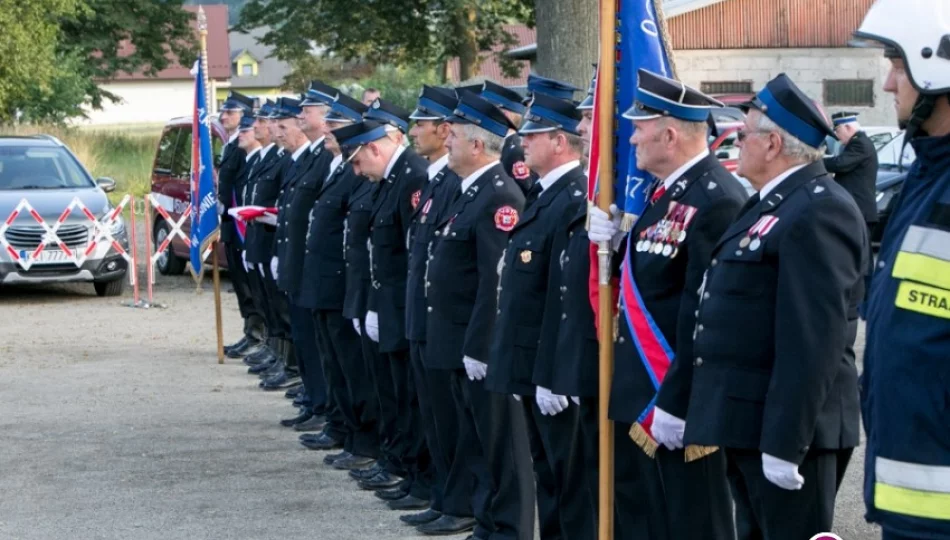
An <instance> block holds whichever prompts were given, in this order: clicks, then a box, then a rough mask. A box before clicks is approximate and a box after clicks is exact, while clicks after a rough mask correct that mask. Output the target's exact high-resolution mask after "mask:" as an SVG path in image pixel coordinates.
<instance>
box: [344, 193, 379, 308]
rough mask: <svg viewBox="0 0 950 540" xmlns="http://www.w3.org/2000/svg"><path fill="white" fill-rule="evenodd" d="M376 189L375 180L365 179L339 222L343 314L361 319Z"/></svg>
mask: <svg viewBox="0 0 950 540" xmlns="http://www.w3.org/2000/svg"><path fill="white" fill-rule="evenodd" d="M377 193H379V184H377V183H374V182H370V181H369V180H366V181H365V182H363V183H361V184H360V185H359V186H358V187H357V188H356V191H354V192H353V194H352V195H351V196H350V204H349V209H348V210H347V211H346V220H345V221H344V222H343V258H344V259H345V260H346V294H345V295H344V298H343V316H344V317H346V318H347V319H362V318H363V316H364V315H366V304H367V302H366V299H367V297H368V296H369V289H370V279H369V277H370V272H369V250H368V249H367V247H366V242H367V241H368V240H369V223H370V216H371V214H372V213H373V203H374V202H375V201H376V195H377Z"/></svg>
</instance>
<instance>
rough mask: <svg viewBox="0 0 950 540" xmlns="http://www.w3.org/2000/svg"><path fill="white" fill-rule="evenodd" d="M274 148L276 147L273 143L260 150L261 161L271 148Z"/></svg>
mask: <svg viewBox="0 0 950 540" xmlns="http://www.w3.org/2000/svg"><path fill="white" fill-rule="evenodd" d="M274 146H276V145H275V144H274V143H270V144H268V145H267V146H265V147H264V148H262V149H261V159H264V158H265V157H267V153H268V152H270V151H271V148H273V147H274Z"/></svg>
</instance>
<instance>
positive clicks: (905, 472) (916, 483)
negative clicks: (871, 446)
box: [874, 457, 950, 510]
mask: <svg viewBox="0 0 950 540" xmlns="http://www.w3.org/2000/svg"><path fill="white" fill-rule="evenodd" d="M874 476H875V477H876V479H877V481H878V482H881V483H884V484H888V485H891V486H897V487H903V488H908V489H916V490H920V491H937V492H940V493H948V494H950V467H941V466H939V465H920V464H918V463H908V462H906V461H895V460H893V459H887V458H882V457H879V458H876V459H875V460H874ZM948 510H950V508H948Z"/></svg>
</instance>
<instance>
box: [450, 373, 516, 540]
mask: <svg viewBox="0 0 950 540" xmlns="http://www.w3.org/2000/svg"><path fill="white" fill-rule="evenodd" d="M451 378H452V397H453V399H454V400H455V406H456V410H457V411H458V417H459V439H458V446H457V447H456V461H462V462H464V463H466V464H467V465H468V467H469V473H470V474H471V475H472V476H474V478H475V489H474V491H473V494H472V509H473V512H474V514H475V519H476V520H477V526H476V528H475V531H474V534H475V536H477V537H479V538H487V539H490V540H502V539H504V540H532V539H533V538H534V505H535V501H534V478H533V474H532V468H531V463H530V460H531V449H530V443H529V442H528V436H527V429H528V426H527V423H526V422H525V417H524V411H523V409H522V408H521V407H519V406H518V405H517V403H516V402H515V400H514V398H512V397H511V396H509V395H505V394H495V393H492V392H489V391H488V390H486V389H485V382H484V381H475V382H473V381H469V380H468V377H466V375H465V370H462V369H458V370H454V371H452V374H451Z"/></svg>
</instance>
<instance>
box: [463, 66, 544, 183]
mask: <svg viewBox="0 0 950 540" xmlns="http://www.w3.org/2000/svg"><path fill="white" fill-rule="evenodd" d="M472 90H473V91H474V90H476V89H475V88H473V89H472ZM475 93H480V95H481V96H482V97H483V98H485V100H486V101H488V102H489V103H491V104H492V105H494V106H496V107H498V108H499V109H501V110H502V112H504V113H505V116H507V117H508V121H509V122H511V125H513V126H520V125H521V118H522V116H523V115H524V113H525V111H526V110H528V108H527V107H526V106H525V104H524V103H522V97H521V94H519V93H518V92H516V91H514V90H512V89H511V88H506V87H504V86H502V85H500V84H498V83H496V82H493V81H485V83H484V84H483V85H482V87H481V89H480V91H476V92H475ZM501 164H502V165H503V166H504V167H505V173H507V174H508V176H510V177H511V178H512V179H513V180H514V181H515V183H516V184H518V187H520V188H521V191H522V192H523V193H525V194H526V195H527V193H528V190H529V189H531V186H532V185H533V184H534V181H535V180H537V179H538V175H537V174H535V173H534V172H533V171H532V170H531V169H529V168H528V166H527V165H525V162H524V148H522V147H521V137H520V136H519V135H518V130H516V129H511V130H509V131H508V134H507V135H506V136H505V146H504V148H502V150H501Z"/></svg>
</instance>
